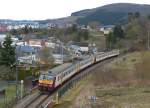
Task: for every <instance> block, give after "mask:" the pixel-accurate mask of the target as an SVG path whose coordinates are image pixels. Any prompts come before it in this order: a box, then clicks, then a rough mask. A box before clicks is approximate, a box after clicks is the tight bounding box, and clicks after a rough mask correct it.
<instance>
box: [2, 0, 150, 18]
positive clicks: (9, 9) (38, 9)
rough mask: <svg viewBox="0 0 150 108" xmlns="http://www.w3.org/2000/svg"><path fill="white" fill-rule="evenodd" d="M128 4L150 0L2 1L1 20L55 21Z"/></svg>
mask: <svg viewBox="0 0 150 108" xmlns="http://www.w3.org/2000/svg"><path fill="white" fill-rule="evenodd" d="M126 2H128V3H139V4H150V0H0V19H16V20H22V19H26V20H39V19H54V18H61V17H66V16H70V15H71V13H72V12H75V11H79V10H83V9H90V8H95V7H99V6H103V5H106V4H111V3H126Z"/></svg>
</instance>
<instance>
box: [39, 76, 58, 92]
mask: <svg viewBox="0 0 150 108" xmlns="http://www.w3.org/2000/svg"><path fill="white" fill-rule="evenodd" d="M54 85H55V77H53V76H49V75H46V74H42V75H40V77H39V83H38V88H39V90H40V91H52V90H53V89H54V87H55V86H54Z"/></svg>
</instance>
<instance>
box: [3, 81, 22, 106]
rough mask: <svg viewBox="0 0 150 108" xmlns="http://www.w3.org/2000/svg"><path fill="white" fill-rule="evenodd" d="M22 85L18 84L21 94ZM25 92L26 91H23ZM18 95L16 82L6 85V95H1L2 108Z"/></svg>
mask: <svg viewBox="0 0 150 108" xmlns="http://www.w3.org/2000/svg"><path fill="white" fill-rule="evenodd" d="M20 87H21V86H20V85H19V86H18V93H19V95H20ZM23 92H24V91H23ZM15 96H16V85H15V84H8V86H7V87H6V94H5V97H0V108H5V107H4V106H5V105H6V104H7V105H8V104H9V103H10V102H12V101H15V100H14V99H15Z"/></svg>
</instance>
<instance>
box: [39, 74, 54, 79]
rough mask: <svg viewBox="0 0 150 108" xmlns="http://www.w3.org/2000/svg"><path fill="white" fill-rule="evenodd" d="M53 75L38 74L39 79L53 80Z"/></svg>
mask: <svg viewBox="0 0 150 108" xmlns="http://www.w3.org/2000/svg"><path fill="white" fill-rule="evenodd" d="M53 79H54V77H53V76H48V75H40V78H39V80H53Z"/></svg>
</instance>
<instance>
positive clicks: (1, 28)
mask: <svg viewBox="0 0 150 108" xmlns="http://www.w3.org/2000/svg"><path fill="white" fill-rule="evenodd" d="M7 30H8V29H7V25H4V24H0V32H7Z"/></svg>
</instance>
